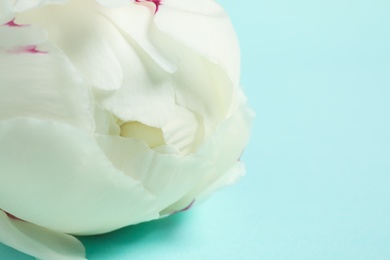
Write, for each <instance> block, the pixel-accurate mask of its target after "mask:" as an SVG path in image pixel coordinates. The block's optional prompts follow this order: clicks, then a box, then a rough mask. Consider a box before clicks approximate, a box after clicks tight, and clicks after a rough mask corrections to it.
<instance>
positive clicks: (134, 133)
mask: <svg viewBox="0 0 390 260" xmlns="http://www.w3.org/2000/svg"><path fill="white" fill-rule="evenodd" d="M120 135H121V136H122V137H133V138H138V139H141V140H143V141H144V142H145V143H146V144H147V145H148V146H149V147H151V148H154V147H157V146H160V145H164V144H165V140H164V136H163V132H162V131H161V129H160V128H156V127H152V126H148V125H144V124H142V123H140V122H136V121H135V122H127V123H124V124H122V125H121V133H120Z"/></svg>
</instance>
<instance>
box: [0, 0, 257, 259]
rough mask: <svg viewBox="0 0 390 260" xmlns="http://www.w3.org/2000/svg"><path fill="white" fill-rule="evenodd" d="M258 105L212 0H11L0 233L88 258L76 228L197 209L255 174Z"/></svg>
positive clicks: (1, 71)
mask: <svg viewBox="0 0 390 260" xmlns="http://www.w3.org/2000/svg"><path fill="white" fill-rule="evenodd" d="M251 118H252V112H251V111H250V110H249V109H248V108H247V105H246V101H245V98H244V95H243V94H242V91H241V89H240V88H239V50H238V44H237V41H236V38H235V34H234V31H233V29H232V26H231V24H230V22H229V19H228V17H227V15H226V14H225V13H224V11H223V10H222V9H221V7H220V6H219V5H218V4H217V3H216V2H215V1H213V0H197V1H193V0H160V1H158V0H154V1H146V0H145V1H142V0H133V1H131V0H96V1H94V0H1V1H0V191H1V196H0V209H1V210H0V242H2V243H4V244H6V245H9V246H11V247H14V248H16V249H18V250H20V251H23V252H25V253H27V254H30V255H32V256H35V257H37V258H40V259H84V255H85V252H84V248H83V246H82V244H81V243H80V242H79V241H78V240H77V239H76V238H74V237H73V236H71V235H69V234H76V235H89V234H100V233H105V232H109V231H112V230H115V229H119V228H122V227H125V226H128V225H132V224H136V223H140V222H144V221H149V220H153V219H157V218H160V217H163V216H167V215H169V214H172V213H175V212H178V211H181V210H183V209H187V208H188V207H189V206H190V205H192V204H193V203H194V202H195V201H196V202H198V201H201V200H202V199H204V198H206V197H207V196H208V195H210V194H211V193H212V192H214V191H215V190H217V189H219V188H221V187H223V186H226V185H228V184H231V183H234V182H235V181H236V180H237V179H238V178H239V177H240V176H242V175H243V174H244V167H243V165H242V163H240V162H239V161H238V159H239V157H240V154H241V153H242V151H243V149H244V147H245V145H246V143H247V141H248V136H249V128H250V121H251Z"/></svg>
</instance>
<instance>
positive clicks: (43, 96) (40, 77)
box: [0, 46, 94, 131]
mask: <svg viewBox="0 0 390 260" xmlns="http://www.w3.org/2000/svg"><path fill="white" fill-rule="evenodd" d="M45 47H46V49H48V48H50V46H45ZM16 50H17V53H18V54H13V53H1V52H0V78H1V80H0V120H5V119H8V118H13V117H15V115H17V116H19V117H20V116H25V117H35V118H40V119H47V120H55V121H58V122H63V123H66V124H70V125H74V126H77V127H80V128H82V129H85V130H87V131H93V129H94V122H93V114H92V108H91V103H92V102H91V97H90V92H89V89H88V88H87V86H86V85H85V84H84V82H83V81H82V80H81V78H80V76H79V75H78V74H77V72H76V71H75V70H74V68H73V67H72V64H71V63H70V62H69V61H68V60H67V58H66V57H65V56H63V55H62V54H61V53H59V52H58V50H56V49H54V48H52V49H51V50H50V51H49V52H48V53H45V54H43V53H40V52H39V50H37V49H36V48H35V47H28V48H26V49H25V48H24V47H23V48H21V49H16ZM32 54H34V55H32Z"/></svg>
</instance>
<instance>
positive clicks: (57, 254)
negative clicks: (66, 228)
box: [0, 210, 85, 260]
mask: <svg viewBox="0 0 390 260" xmlns="http://www.w3.org/2000/svg"><path fill="white" fill-rule="evenodd" d="M0 230H1V232H0V243H3V244H5V245H8V246H10V247H13V248H15V249H17V250H19V251H21V252H24V253H26V254H29V255H31V256H34V257H36V258H38V259H42V260H52V259H56V260H82V259H85V249H84V246H83V245H82V244H81V242H80V241H78V240H77V239H76V238H75V237H73V236H70V235H67V234H64V233H60V232H55V231H53V230H49V229H47V228H43V227H40V226H36V225H34V224H31V223H28V222H24V221H20V220H18V219H15V218H14V217H12V215H10V214H7V213H5V212H3V211H2V210H0Z"/></svg>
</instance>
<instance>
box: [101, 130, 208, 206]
mask: <svg viewBox="0 0 390 260" xmlns="http://www.w3.org/2000/svg"><path fill="white" fill-rule="evenodd" d="M98 140H99V144H100V146H101V147H102V149H103V150H104V152H105V153H106V155H107V156H108V157H109V158H110V159H111V161H112V162H113V164H114V165H115V166H116V167H117V168H118V169H121V170H122V171H123V172H125V173H126V174H127V175H129V176H131V177H132V178H134V179H137V180H140V181H141V182H142V183H143V184H144V185H145V188H146V189H147V190H149V191H150V192H152V193H153V194H155V195H156V197H157V200H158V205H159V210H163V209H164V208H165V207H167V206H169V205H170V204H172V203H174V202H175V201H177V200H179V199H180V198H181V197H182V196H183V195H185V194H186V193H187V192H188V191H189V190H191V189H192V188H193V187H194V185H195V184H196V183H197V182H198V181H199V178H200V177H201V176H202V174H208V172H209V171H210V170H211V169H212V166H211V165H210V164H209V163H208V162H207V160H204V159H199V158H195V157H191V156H185V157H182V156H179V155H177V154H161V153H158V152H156V151H153V150H151V149H150V148H149V147H147V146H146V145H145V144H144V143H143V142H142V141H140V140H137V139H135V138H123V137H112V136H98ZM171 152H172V150H171Z"/></svg>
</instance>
